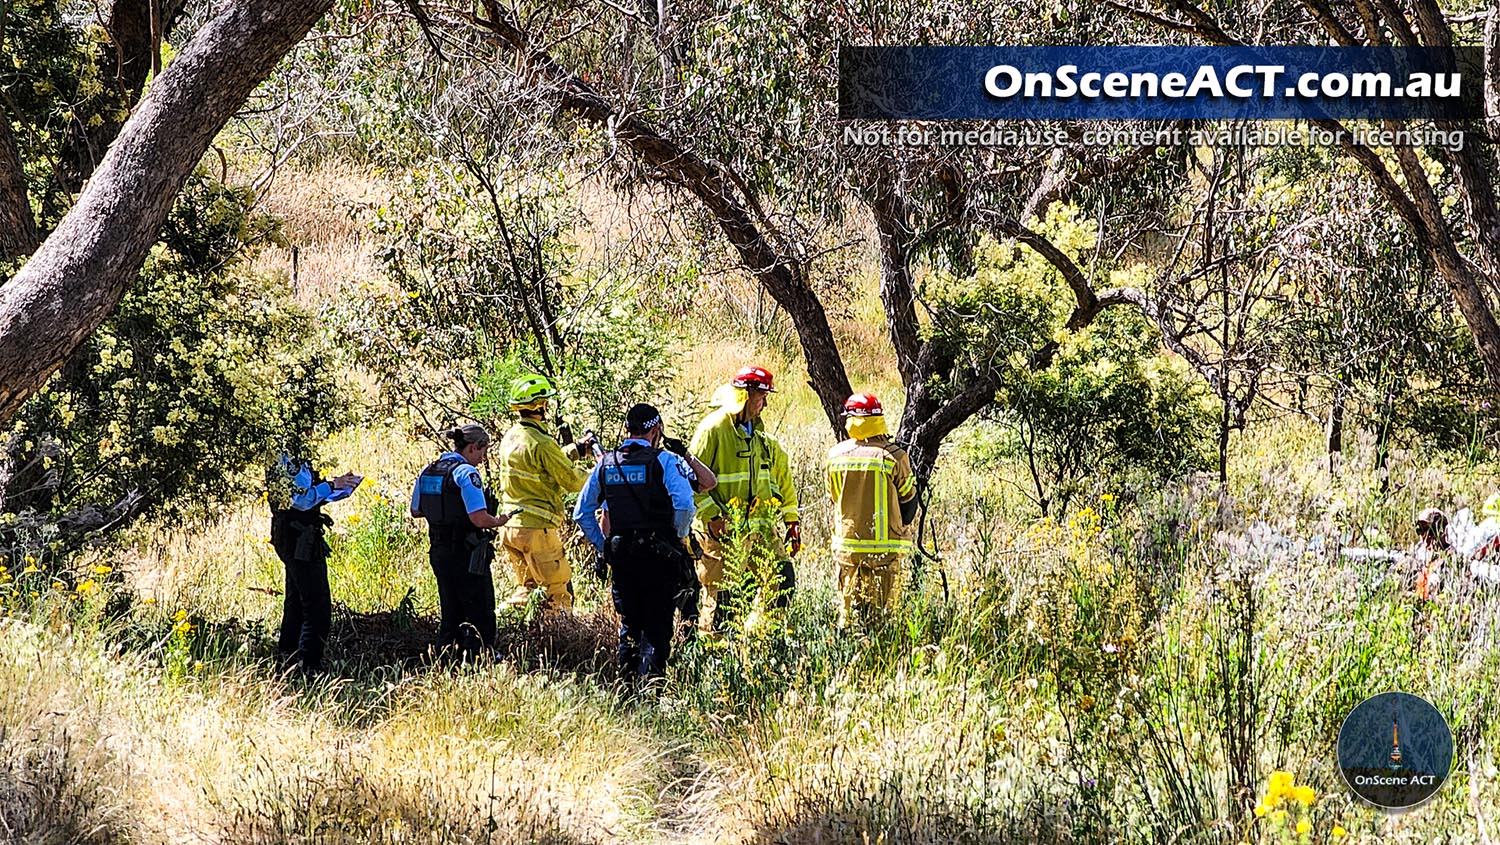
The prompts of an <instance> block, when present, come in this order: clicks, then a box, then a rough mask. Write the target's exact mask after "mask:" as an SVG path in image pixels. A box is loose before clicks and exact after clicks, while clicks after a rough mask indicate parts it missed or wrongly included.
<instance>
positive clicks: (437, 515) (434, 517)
mask: <svg viewBox="0 0 1500 845" xmlns="http://www.w3.org/2000/svg"><path fill="white" fill-rule="evenodd" d="M464 463H465V461H464V459H463V458H440V459H438V460H436V461H433V462H432V463H431V464H428V466H427V468H426V469H424V470H422V474H421V475H420V476H418V477H417V510H418V511H419V512H420V513H421V514H422V516H423V517H425V518H426V520H427V527H428V533H429V534H431V535H432V536H433V538H434V539H436V538H437V537H439V536H442V537H444V538H446V537H451V536H452V535H453V534H455V533H467V532H468V531H469V530H471V529H472V528H473V523H471V522H470V521H469V512H468V511H467V510H466V509H465V508H464V494H463V492H462V491H460V490H459V489H458V482H456V481H454V480H453V470H455V469H457V468H458V467H460V466H462V465H463V464H464Z"/></svg>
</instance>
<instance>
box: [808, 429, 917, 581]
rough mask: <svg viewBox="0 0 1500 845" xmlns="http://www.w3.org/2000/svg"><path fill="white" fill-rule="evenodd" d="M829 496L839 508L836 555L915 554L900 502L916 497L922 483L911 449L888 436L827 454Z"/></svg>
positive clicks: (846, 444) (846, 445)
mask: <svg viewBox="0 0 1500 845" xmlns="http://www.w3.org/2000/svg"><path fill="white" fill-rule="evenodd" d="M828 495H830V496H832V497H833V505H834V510H835V516H834V526H833V550H834V551H835V552H842V553H843V554H844V555H851V554H852V555H864V554H905V553H907V552H910V551H911V535H912V526H910V525H907V524H905V523H903V522H902V521H901V503H903V502H910V501H911V500H912V498H913V497H915V496H916V495H917V479H916V476H914V475H912V471H911V458H909V457H908V456H907V454H906V450H905V449H902V448H901V447H900V446H897V445H896V444H895V443H893V442H891V439H890V438H889V437H886V436H881V437H872V438H870V439H868V440H845V441H844V442H842V443H840V444H839V445H837V446H835V447H833V448H832V449H830V450H828Z"/></svg>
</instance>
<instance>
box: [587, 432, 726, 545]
mask: <svg viewBox="0 0 1500 845" xmlns="http://www.w3.org/2000/svg"><path fill="white" fill-rule="evenodd" d="M631 443H638V444H640V445H642V446H650V445H651V442H650V441H649V440H646V439H644V438H641V437H631V438H629V439H627V440H626V441H625V442H624V443H621V444H620V446H621V448H623V447H625V446H627V445H629V444H631ZM656 459H657V461H659V462H660V463H661V469H662V473H661V475H662V480H663V481H665V482H666V485H667V495H668V496H670V497H671V499H672V511H673V513H672V526H673V528H675V529H676V530H677V536H678V537H686V536H687V535H688V532H689V531H691V530H692V528H693V516H694V515H695V514H696V513H697V512H698V510H697V506H696V505H694V504H693V482H692V481H691V480H690V479H692V477H693V470H692V469H691V468H690V467H689V466H688V463H687V461H685V460H683V459H682V458H681V457H679V456H677V455H674V454H673V453H671V452H668V451H667V450H666V449H663V450H661V451H660V452H659V453H658V454H657V456H656ZM604 466H605V465H604V464H602V463H601V464H599V465H598V466H595V467H594V471H593V472H591V473H589V480H588V481H585V482H584V484H583V490H581V491H579V493H578V504H577V506H575V507H574V508H573V521H574V522H576V523H578V527H579V528H581V529H583V536H584V537H587V538H588V541H589V542H590V543H593V544H594V548H596V549H599V550H600V551H603V549H604V529H602V528H600V527H599V518H598V517H597V516H595V515H594V511H596V510H598V509H599V507H600V505H601V504H602V503H603V501H604V482H603V481H602V480H601V471H602V470H603V469H604Z"/></svg>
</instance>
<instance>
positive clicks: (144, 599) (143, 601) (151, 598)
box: [141, 596, 156, 604]
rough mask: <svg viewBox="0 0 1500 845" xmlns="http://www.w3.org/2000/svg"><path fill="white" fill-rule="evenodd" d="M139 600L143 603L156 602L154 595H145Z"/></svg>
mask: <svg viewBox="0 0 1500 845" xmlns="http://www.w3.org/2000/svg"><path fill="white" fill-rule="evenodd" d="M141 602H142V603H144V604H156V596H146V597H145V598H143V599H141Z"/></svg>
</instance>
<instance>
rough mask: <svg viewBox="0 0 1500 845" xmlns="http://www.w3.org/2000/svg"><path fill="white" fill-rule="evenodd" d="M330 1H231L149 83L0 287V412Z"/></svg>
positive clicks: (44, 367)
mask: <svg viewBox="0 0 1500 845" xmlns="http://www.w3.org/2000/svg"><path fill="white" fill-rule="evenodd" d="M332 5H333V0H235V2H233V3H226V4H224V5H223V6H222V7H221V8H222V9H223V11H221V12H220V13H219V14H218V15H217V16H216V17H214V19H213V20H211V21H209V23H208V24H207V25H206V26H204V27H203V29H202V30H200V31H199V32H198V34H197V35H196V36H195V37H194V38H193V40H192V41H191V42H189V43H188V45H187V47H186V49H184V50H183V52H182V53H181V55H179V56H178V57H177V58H176V59H174V60H173V61H172V63H171V64H170V65H168V67H167V69H166V70H165V71H163V73H162V75H161V76H160V77H158V78H157V79H156V81H155V82H153V83H152V85H151V91H150V93H148V94H147V95H146V98H145V99H144V100H142V101H141V104H140V108H139V109H138V110H137V111H136V113H135V114H134V115H133V116H132V117H131V118H130V120H129V121H128V122H127V123H126V124H125V127H124V129H123V130H121V132H120V135H119V137H118V138H117V139H116V140H115V142H114V144H113V145H111V146H110V148H109V152H108V153H106V154H105V156H104V159H103V161H101V162H100V164H99V167H98V169H97V170H96V171H95V172H94V175H93V178H92V179H90V180H89V183H88V186H87V187H85V188H84V191H83V193H82V195H80V196H79V198H78V204H77V205H75V206H74V207H73V210H72V211H70V212H68V215H67V217H64V218H63V221H62V223H61V224H60V225H59V226H58V227H57V230H56V231H54V232H53V233H52V235H51V236H50V237H48V238H47V240H46V242H45V243H43V244H42V246H41V248H40V249H39V250H38V251H37V253H36V254H35V255H34V256H32V258H31V260H30V261H29V262H27V264H26V266H25V267H23V268H22V269H21V271H20V272H19V273H18V274H16V276H15V278H13V279H11V280H10V281H9V282H7V283H5V284H4V285H3V286H0V420H3V419H8V418H9V417H10V416H11V415H12V414H13V413H15V411H16V409H17V408H19V407H20V406H21V403H23V402H25V401H26V399H27V397H29V396H31V394H32V393H34V392H35V391H36V390H37V389H38V388H40V387H41V386H42V385H43V384H44V383H45V382H46V380H47V377H48V376H50V375H51V374H52V372H53V371H55V370H56V369H57V368H58V367H59V366H61V365H62V363H63V362H64V361H65V360H66V359H67V357H68V356H69V355H70V354H71V353H72V352H73V350H75V349H76V348H78V346H79V344H81V343H82V342H83V341H84V339H85V338H87V337H88V336H89V335H90V334H91V333H92V332H93V331H94V329H96V328H98V326H99V324H100V323H101V322H103V320H104V318H105V317H107V316H108V315H109V313H110V312H111V311H113V310H114V308H115V305H116V304H118V303H119V301H120V297H121V296H122V295H123V294H124V292H125V289H126V287H127V286H128V285H129V284H130V281H131V280H132V279H133V278H134V277H135V275H136V273H137V272H139V271H140V267H141V263H142V262H143V261H145V258H146V253H147V251H148V250H150V248H151V245H152V243H154V242H155V241H156V236H157V232H158V230H159V229H160V228H161V225H162V222H163V221H164V220H166V217H167V213H168V211H170V210H171V208H172V202H173V201H174V199H175V198H176V196H177V193H178V192H179V191H180V190H181V189H182V185H183V182H184V181H185V180H186V179H187V177H188V175H189V174H191V173H192V171H193V168H194V167H195V166H197V164H198V161H199V160H200V159H201V158H202V157H203V154H204V153H205V152H207V151H208V145H209V144H210V143H211V142H212V141H213V139H214V136H216V135H217V134H218V133H219V130H220V129H222V128H223V127H224V124H225V123H227V122H228V121H229V118H230V117H231V116H233V115H234V113H235V111H236V110H238V109H239V107H240V106H241V105H243V104H244V102H245V100H246V99H248V98H249V96H250V94H251V92H252V91H254V90H255V87H256V86H257V85H259V84H260V82H261V81H262V80H264V79H265V78H266V76H268V75H269V74H270V73H271V70H272V69H273V68H274V67H275V66H276V63H277V62H279V61H280V60H281V57H282V56H284V55H286V53H287V51H288V50H290V49H291V48H292V47H293V46H294V45H295V44H296V43H297V42H298V41H300V40H301V39H302V37H303V36H304V35H306V34H307V31H308V30H309V29H310V28H311V27H312V25H313V24H314V23H316V22H317V20H318V19H319V18H321V17H322V16H323V13H324V12H326V11H327V10H328V8H329V7H330V6H332Z"/></svg>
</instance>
